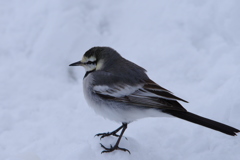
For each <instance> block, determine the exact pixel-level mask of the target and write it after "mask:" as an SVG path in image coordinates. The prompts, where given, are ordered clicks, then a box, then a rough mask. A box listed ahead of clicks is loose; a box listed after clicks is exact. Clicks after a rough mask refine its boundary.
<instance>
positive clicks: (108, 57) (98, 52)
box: [69, 47, 121, 72]
mask: <svg viewBox="0 0 240 160" xmlns="http://www.w3.org/2000/svg"><path fill="white" fill-rule="evenodd" d="M119 57H121V56H120V55H119V54H118V53H117V52H116V51H115V50H114V49H112V48H109V47H93V48H91V49H89V50H88V51H87V52H86V53H85V54H84V55H83V58H82V60H81V61H78V62H75V63H72V64H70V65H69V66H83V67H84V68H85V70H86V71H87V72H89V71H94V70H101V69H103V68H104V66H106V64H107V65H108V66H110V65H111V64H114V61H115V60H116V59H117V58H119Z"/></svg>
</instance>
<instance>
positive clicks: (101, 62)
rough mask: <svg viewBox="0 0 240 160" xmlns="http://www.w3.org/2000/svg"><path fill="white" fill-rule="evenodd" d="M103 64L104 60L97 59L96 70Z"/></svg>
mask: <svg viewBox="0 0 240 160" xmlns="http://www.w3.org/2000/svg"><path fill="white" fill-rule="evenodd" d="M103 64H104V61H103V60H99V61H98V62H97V66H96V70H100V69H102V67H103Z"/></svg>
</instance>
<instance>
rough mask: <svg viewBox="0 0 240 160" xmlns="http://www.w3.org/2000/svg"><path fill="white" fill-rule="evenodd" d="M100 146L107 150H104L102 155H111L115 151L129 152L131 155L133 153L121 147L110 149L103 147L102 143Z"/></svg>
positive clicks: (116, 146)
mask: <svg viewBox="0 0 240 160" xmlns="http://www.w3.org/2000/svg"><path fill="white" fill-rule="evenodd" d="M100 145H101V147H102V148H104V149H105V150H103V151H102V152H101V154H102V153H109V152H112V151H115V150H121V151H124V152H128V153H129V154H131V152H130V151H129V150H128V149H126V148H120V147H118V145H115V146H112V145H110V148H107V147H105V146H104V145H102V144H101V143H100Z"/></svg>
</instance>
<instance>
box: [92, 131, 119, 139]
mask: <svg viewBox="0 0 240 160" xmlns="http://www.w3.org/2000/svg"><path fill="white" fill-rule="evenodd" d="M95 136H98V137H99V136H100V139H102V138H104V137H108V136H115V137H119V135H118V134H116V132H107V133H98V134H96V135H95Z"/></svg>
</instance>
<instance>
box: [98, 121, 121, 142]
mask: <svg viewBox="0 0 240 160" xmlns="http://www.w3.org/2000/svg"><path fill="white" fill-rule="evenodd" d="M122 128H123V124H122V125H121V126H120V127H119V128H117V129H116V130H114V131H112V132H107V133H98V134H96V135H95V136H101V137H100V139H102V138H104V137H108V136H115V137H119V135H117V132H118V131H120V130H121V129H122Z"/></svg>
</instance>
